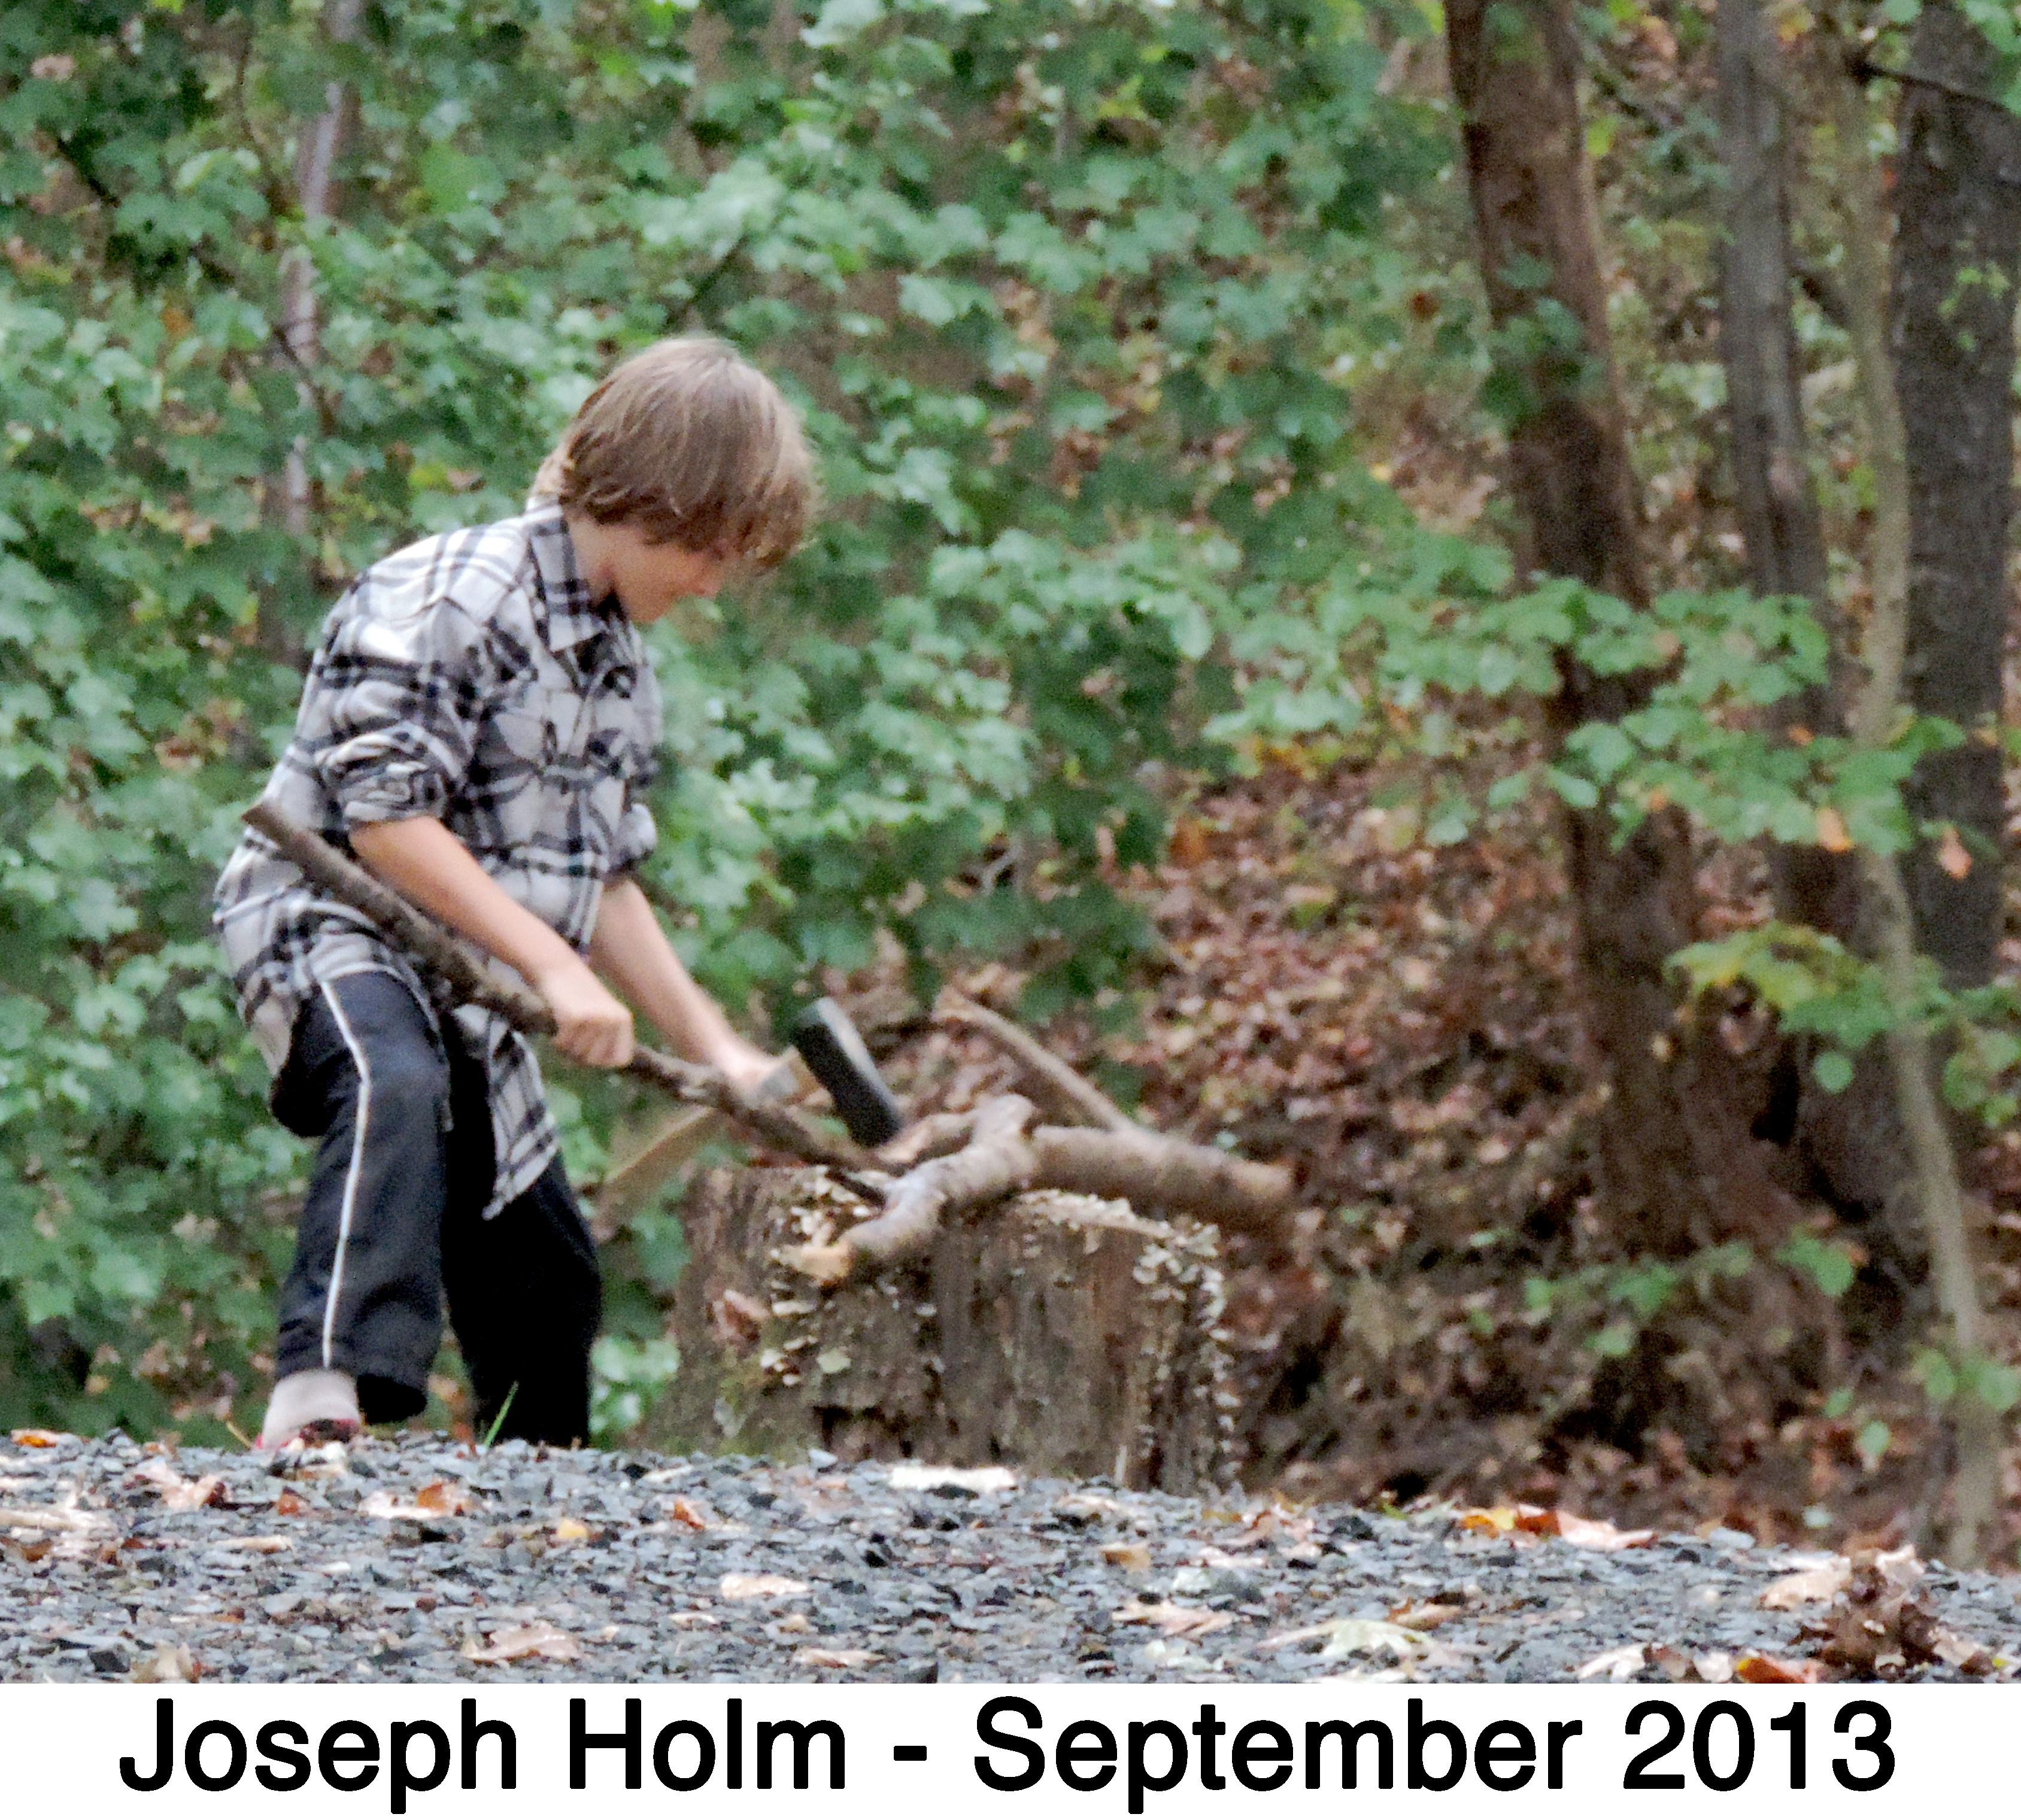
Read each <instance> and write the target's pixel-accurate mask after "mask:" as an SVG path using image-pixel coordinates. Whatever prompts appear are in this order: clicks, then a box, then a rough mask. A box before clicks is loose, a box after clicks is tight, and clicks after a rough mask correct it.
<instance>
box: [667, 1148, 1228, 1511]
mask: <svg viewBox="0 0 2021 1820" xmlns="http://www.w3.org/2000/svg"><path fill="white" fill-rule="evenodd" d="M875 1213H876V1208H875V1207H872V1206H871V1205H870V1204H869V1203H866V1202H865V1201H864V1200H863V1199H861V1198H860V1197H859V1196H857V1195H856V1194H855V1193H854V1192H852V1191H851V1190H850V1188H847V1187H846V1186H844V1185H843V1184H842V1183H841V1182H839V1181H836V1180H835V1179H834V1178H832V1177H831V1176H830V1175H829V1174H828V1173H827V1172H826V1171H825V1170H814V1169H770V1170H728V1169H723V1170H713V1171H712V1172H710V1173H709V1174H707V1175H705V1176H704V1177H702V1178H701V1179H700V1180H698V1181H697V1182H696V1183H695V1184H694V1186H693V1187H691V1188H690V1190H689V1192H688V1194H687V1197H686V1200H685V1201H684V1202H683V1206H682V1217H683V1222H684V1224H685V1225H686V1231H687V1239H688V1245H689V1249H690V1258H689V1262H688V1265H687V1267H686V1269H685V1270H684V1271H683V1272H682V1275H681V1279H680V1282H679V1285H678V1287H676V1289H675V1296H674V1308H673V1318H672V1326H671V1329H670V1331H671V1333H672V1337H673V1338H674V1339H675V1341H676V1342H677V1343H678V1344H679V1347H680V1350H681V1365H680V1370H679V1374H678V1375H677V1376H676V1378H675V1383H674V1387H673V1394H672V1400H671V1402H670V1403H669V1405H668V1407H667V1409H666V1410H665V1414H664V1415H663V1418H662V1421H664V1423H665V1426H666V1428H667V1429H668V1433H667V1435H666V1437H665V1438H666V1439H667V1440H669V1441H670V1442H672V1443H676V1444H679V1445H683V1446H686V1447H701V1448H703V1449H705V1450H710V1451H736V1452H739V1453H759V1454H765V1453H788V1452H793V1451H799V1450H802V1449H804V1448H807V1447H823V1448H825V1449H827V1450H828V1451H829V1452H831V1453H832V1454H836V1455H837V1456H838V1457H839V1458H842V1459H844V1460H849V1461H854V1460H861V1459H896V1458H918V1459H924V1460H930V1461H934V1462H936V1463H938V1464H944V1465H963V1466H981V1465H997V1464H1003V1465H1014V1466H1017V1467H1018V1468H1020V1469H1023V1470H1024V1471H1025V1472H1030V1473H1035V1474H1041V1475H1053V1476H1061V1477H1067V1476H1072V1477H1076V1478H1087V1477H1094V1476H1106V1477H1108V1478H1109V1479H1112V1480H1114V1481H1115V1482H1116V1483H1117V1484H1118V1485H1121V1486H1125V1487H1131V1488H1134V1489H1140V1490H1142V1489H1157V1490H1162V1491H1175V1492H1183V1491H1200V1490H1203V1489H1206V1488H1207V1487H1212V1486H1215V1485H1218V1484H1221V1483H1225V1481H1226V1480H1227V1479H1228V1477H1229V1475H1230V1474H1231V1472H1232V1465H1231V1461H1232V1454H1231V1444H1232V1440H1233V1418H1232V1415H1231V1414H1230V1411H1231V1409H1232V1407H1233V1403H1234V1402H1235V1398H1234V1396H1233V1393H1232V1392H1231V1391H1230V1390H1229V1387H1228V1381H1229V1360H1228V1353H1227V1349H1226V1345H1225V1334H1224V1333H1223V1331H1222V1328H1221V1327H1220V1317H1221V1312H1222V1276H1221V1271H1220V1268H1219V1264H1218V1234H1217V1233H1216V1232H1215V1231H1214V1228H1211V1227H1196V1226H1191V1225H1187V1226H1174V1225H1167V1224H1165V1223H1163V1222H1162V1221H1156V1220H1148V1219H1144V1218H1140V1217H1138V1215H1137V1214H1134V1213H1133V1212H1132V1211H1131V1210H1130V1208H1129V1207H1127V1205H1126V1204H1125V1203H1122V1202H1120V1201H1105V1200H1100V1199H1096V1198H1094V1196H1088V1195H1074V1194H1064V1193H1060V1192H1051V1191H1041V1192H1035V1193H1031V1194H1026V1195H1021V1196H1016V1197H1014V1198H1013V1199H1010V1200H1007V1201H1003V1202H1000V1203H998V1204H996V1205H995V1206H993V1207H987V1208H984V1209H981V1210H977V1211H976V1212H974V1213H972V1214H966V1215H963V1216H961V1217H959V1218H954V1219H952V1220H950V1221H948V1222H947V1223H946V1225H945V1227H944V1228H943V1229H942V1230H941V1231H940V1232H938V1235H937V1236H936V1237H935V1239H934V1244H933V1247H932V1249H931V1250H930V1251H929V1252H928V1253H927V1254H926V1255H925V1256H924V1257H923V1258H917V1259H914V1260H912V1261H909V1262H907V1263H905V1264H902V1265H899V1266H898V1267H896V1268H894V1269H891V1270H888V1271H887V1272H883V1273H882V1274H881V1275H878V1276H872V1277H869V1278H867V1279H864V1280H861V1281H858V1282H852V1283H847V1284H845V1285H843V1287H839V1288H838V1289H836V1290H829V1291H826V1292H824V1291H823V1290H821V1289H819V1288H818V1287H816V1286H815V1285H814V1283H810V1282H809V1281H808V1280H807V1278H806V1277H804V1276H800V1275H799V1274H798V1273H796V1272H794V1271H792V1270H790V1269H787V1268H786V1267H785V1266H784V1265H781V1263H780V1262H779V1261H778V1259H777V1254H778V1253H779V1252H780V1251H781V1250H784V1249H785V1248H787V1247H792V1246H796V1245H803V1244H808V1243H814V1244H825V1243H828V1242H830V1241H831V1240H832V1239H833V1238H834V1237H835V1236H837V1235H838V1234H839V1233H843V1232H847V1230H848V1228H850V1226H852V1225H854V1224H855V1223H856V1222H857V1221H858V1220H860V1219H862V1218H868V1217H869V1216H870V1215H872V1214H875ZM657 1425H658V1424H656V1426H657Z"/></svg>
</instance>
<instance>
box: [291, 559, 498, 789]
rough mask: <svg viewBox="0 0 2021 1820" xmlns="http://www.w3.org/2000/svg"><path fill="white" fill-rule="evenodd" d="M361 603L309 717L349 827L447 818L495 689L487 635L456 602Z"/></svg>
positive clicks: (322, 670)
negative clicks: (491, 686) (491, 681)
mask: <svg viewBox="0 0 2021 1820" xmlns="http://www.w3.org/2000/svg"><path fill="white" fill-rule="evenodd" d="M391 606H392V607H393V608H395V609H396V610H385V609H384V608H381V607H379V606H377V603H375V602H370V601H369V600H367V601H360V602H356V603H355V606H354V610H352V611H351V613H349V614H348V616H347V617H345V618H344V620H343V621H341V622H340V624H339V625H338V627H337V631H336V632H335V635H334V636H333V637H332V638H331V639H330V642H328V643H327V644H326V646H324V648H323V650H322V652H321V653H319V659H318V662H317V666H316V669H315V673H314V675H312V676H311V679H310V683H309V688H308V691H307V692H306V693H307V697H308V698H307V699H305V700H304V704H303V708H304V715H305V716H307V715H310V714H311V713H312V714H313V715H314V718H315V722H316V723H317V725H318V729H319V733H320V734H321V736H322V737H319V739H318V740H317V741H316V742H315V748H316V749H315V755H314V762H315V769H316V771H317V774H319V777H321V778H322V783H323V786H324V788H326V790H327V791H328V792H330V798H331V799H332V800H333V802H334V803H336V805H337V808H338V809H339V810H340V812H341V813H342V814H343V817H344V821H345V823H346V824H347V825H348V826H350V827H353V828H355V827H357V826H359V824H362V823H366V822H373V821H409V820H411V819H413V817H417V816H424V815H427V816H435V817H440V816H441V815H442V814H443V812H444V811H445V810H446V808H447V807H448V805H449V803H450V800H451V799H452V798H453V797H454V796H455V795H456V794H457V791H458V790H459V788H461V785H462V784H463V781H464V777H465V776H466V775H467V774H468V771H469V770H470V764H471V757H472V752H474V750H475V745H476V740H477V735H478V730H479V724H480V722H481V720H482V713H483V708H484V704H485V701H486V696H487V693H488V687H489V672H490V664H489V661H488V660H487V657H486V650H485V646H484V638H483V633H482V628H480V627H479V625H478V624H477V623H476V622H475V621H473V620H472V617H470V615H469V614H468V613H465V612H464V610H462V609H461V608H460V607H459V606H457V604H456V603H455V602H453V600H449V599H440V600H435V601H432V602H427V603H425V604H423V605H421V606H410V605H409V604H408V603H406V602H399V601H395V602H392V603H391Z"/></svg>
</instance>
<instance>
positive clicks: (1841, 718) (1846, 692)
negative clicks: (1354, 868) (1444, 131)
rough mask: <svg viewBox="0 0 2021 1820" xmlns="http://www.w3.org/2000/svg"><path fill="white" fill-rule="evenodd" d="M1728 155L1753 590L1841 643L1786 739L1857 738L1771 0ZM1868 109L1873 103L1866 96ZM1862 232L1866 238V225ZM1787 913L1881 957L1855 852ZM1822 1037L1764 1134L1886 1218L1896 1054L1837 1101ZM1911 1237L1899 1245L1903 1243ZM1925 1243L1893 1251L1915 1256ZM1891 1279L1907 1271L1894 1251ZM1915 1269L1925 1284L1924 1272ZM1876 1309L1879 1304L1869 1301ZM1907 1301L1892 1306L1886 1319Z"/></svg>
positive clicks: (1755, 11)
mask: <svg viewBox="0 0 2021 1820" xmlns="http://www.w3.org/2000/svg"><path fill="white" fill-rule="evenodd" d="M1717 52H1718V62H1719V99H1720V107H1719V113H1720V129H1721V151H1722V153H1723V154H1724V157H1725V160H1726V182H1727V188H1726V198H1725V229H1726V235H1725V242H1724V246H1723V247H1722V248H1721V260H1720V280H1721V282H1720V293H1721V295H1720V351H1721V357H1722V359H1723V360H1724V364H1725V368H1726V391H1727V399H1728V416H1729V418H1730V420H1731V423H1732V433H1733V445H1732V452H1733V479H1734V495H1735V504H1736V506H1737V508H1738V516H1739V522H1740V530H1741V536H1742V540H1743V542H1744V544H1745V546H1746V554H1747V572H1748V580H1749V581H1750V584H1752V585H1753V588H1754V589H1755V592H1757V593H1760V594H1764V595H1778V594H1779V595H1801V597H1802V598H1804V599H1807V600H1808V601H1809V602H1810V603H1811V607H1812V612H1813V613H1814V614H1815V616H1816V617H1817V619H1818V621H1819V624H1821V625H1822V626H1823V628H1824V629H1825V632H1826V635H1827V636H1828V637H1829V638H1830V641H1831V652H1832V657H1831V665H1830V672H1829V673H1828V674H1827V675H1826V679H1824V680H1823V681H1822V682H1820V683H1815V684H1813V685H1812V686H1811V687H1809V688H1808V689H1806V690H1803V691H1801V693H1797V694H1796V695H1793V696H1790V697H1785V698H1784V699H1783V700H1782V701H1780V702H1779V703H1777V704H1776V705H1775V724H1776V726H1778V728H1779V730H1781V731H1782V732H1783V733H1786V734H1795V733H1798V732H1799V730H1801V731H1803V732H1805V733H1815V734H1826V735H1833V734H1843V733H1844V732H1845V730H1846V709H1847V705H1848V702H1849V701H1850V699H1851V695H1852V681H1851V674H1850V672H1851V664H1850V659H1851V653H1850V652H1849V650H1848V642H1847V628H1846V626H1845V624H1844V617H1843V616H1842V615H1841V613H1839V612H1838V610H1837V606H1836V605H1835V603H1834V602H1833V600H1832V598H1831V595H1830V589H1829V588H1828V586H1827V577H1826V562H1825V538H1824V526H1823V515H1822V514H1821V513H1820V511H1819V506H1818V496H1817V489H1816V487H1815V485H1814V484H1813V482H1812V475H1811V469H1810V460H1809V453H1808V446H1807V439H1806V437H1805V435H1804V412H1803V399H1802V393H1801V385H1800V381H1801V373H1800V370H1799V361H1798V357H1797V345H1796V335H1795V330H1794V325H1793V321H1792V319H1791V315H1790V264H1791V261H1790V184H1791V181H1792V179H1793V169H1792V163H1791V156H1790V147H1789V144H1788V141H1787V135H1786V127H1785V125H1784V121H1785V105H1784V90H1783V81H1782V69H1781V67H1780V64H1781V56H1782V53H1781V51H1780V48H1779V45H1778V43H1777V41H1776V38H1775V35H1774V34H1773V33H1772V31H1770V29H1769V27H1768V18H1767V15H1766V13H1765V12H1764V8H1763V5H1762V0H1724V3H1723V4H1722V5H1721V7H1720V9H1719V11H1718V14H1717ZM1854 101H1855V106H1856V105H1857V104H1858V97H1857V96H1856V95H1855V96H1854ZM1862 231H1866V228H1864V227H1863V230H1862ZM1849 257H1852V258H1853V259H1854V262H1855V264H1857V265H1858V266H1859V268H1861V270H1860V271H1859V272H1858V273H1855V274H1851V275H1852V278H1853V284H1854V288H1855V289H1856V290H1857V289H1859V288H1860V286H1862V285H1863V284H1866V285H1870V286H1873V287H1874V288H1873V289H1871V290H1870V291H1869V292H1867V293H1866V295H1865V297H1864V298H1863V301H1864V302H1866V303H1870V304H1873V306H1874V308H1876V309H1877V308H1878V299H1879V298H1880V297H1881V282H1882V281H1881V275H1882V273H1883V271H1884V258H1885V254H1884V243H1881V244H1872V245H1863V246H1861V247H1860V248H1859V249H1858V251H1857V253H1856V255H1855V254H1852V253H1849ZM1769 878H1770V883H1771V885H1772V890H1773V891H1774V894H1775V911H1776V914H1777V915H1779V917H1781V918H1782V919H1784V920H1786V921H1788V922H1793V923H1806V924H1808V925H1809V926H1811V927H1812V928H1813V929H1817V930H1823V932H1824V933H1825V934H1829V935H1833V936H1836V937H1838V938H1839V939H1840V940H1841V941H1845V942H1848V943H1849V944H1853V945H1857V946H1859V947H1860V948H1863V950H1865V951H1866V952H1872V951H1873V948H1874V939H1873V937H1874V930H1872V928H1871V927H1870V926H1869V925H1870V923H1871V917H1870V915H1868V914H1867V912H1866V910H1865V908H1864V893H1863V887H1862V881H1861V874H1860V868H1859V863H1858V861H1857V860H1856V858H1855V856H1854V855H1853V854H1849V853H1832V852H1829V851H1827V850H1826V849H1825V848H1823V847H1822V846H1808V845H1807V846H1775V848H1774V849H1772V852H1771V854H1770V857H1769ZM1814 1053H1815V1043H1814V1042H1813V1041H1812V1040H1811V1039H1808V1038H1804V1037H1800V1036H1792V1037H1790V1038H1788V1039H1786V1043H1785V1052H1784V1054H1783V1056H1782V1061H1781V1062H1780V1068H1782V1069H1783V1070H1786V1077H1785V1078H1786V1084H1785V1085H1782V1086H1780V1087H1779V1090H1778V1091H1777V1093H1776V1094H1775V1096H1774V1097H1775V1105H1776V1106H1777V1107H1779V1108H1787V1110H1786V1112H1780V1111H1779V1112H1775V1114H1774V1115H1773V1116H1772V1119H1771V1121H1770V1122H1769V1123H1766V1124H1764V1125H1763V1126H1761V1127H1757V1128H1759V1129H1761V1130H1763V1132H1764V1135H1766V1136H1768V1137H1772V1139H1773V1140H1774V1141H1777V1142H1780V1143H1783V1144H1786V1145H1788V1146H1789V1147H1790V1150H1791V1152H1792V1153H1793V1163H1794V1164H1795V1169H1796V1172H1797V1175H1798V1176H1799V1178H1801V1179H1804V1180H1805V1181H1807V1182H1815V1183H1816V1184H1818V1185H1821V1186H1822V1187H1823V1188H1824V1190H1825V1192H1826V1193H1827V1194H1828V1195H1829V1196H1830V1199H1831V1200H1832V1201H1833V1204H1834V1205H1835V1206H1836V1207H1837V1208H1838V1209H1839V1210H1841V1213H1842V1214H1844V1215H1845V1216H1846V1217H1848V1218H1852V1219H1855V1220H1861V1221H1871V1220H1884V1218H1885V1216H1886V1213H1887V1210H1888V1207H1889V1206H1890V1204H1891V1203H1892V1202H1894V1201H1895V1200H1897V1199H1899V1196H1900V1194H1901V1191H1902V1189H1903V1178H1904V1168H1905V1165H1904V1162H1903V1159H1904V1156H1905V1155H1906V1145H1905V1142H1904V1139H1903V1130H1902V1121H1901V1118H1900V1116H1899V1112H1898V1111H1897V1109H1896V1105H1895V1098H1896V1096H1895V1083H1894V1080H1893V1077H1892V1074H1891V1072H1890V1071H1889V1068H1888V1065H1887V1062H1886V1059H1885V1057H1883V1056H1882V1055H1881V1054H1878V1053H1877V1052H1873V1051H1869V1052H1867V1053H1866V1054H1863V1055H1862V1056H1861V1057H1860V1058H1859V1062H1858V1064H1857V1065H1856V1068H1855V1075H1854V1079H1853V1081H1852V1084H1851V1085H1850V1086H1849V1087H1847V1088H1846V1089H1845V1090H1844V1091H1843V1092H1842V1093H1837V1094H1828V1093H1826V1091H1824V1090H1823V1088H1822V1087H1819V1085H1818V1083H1817V1082H1816V1080H1815V1078H1814V1077H1813V1076H1812V1073H1811V1071H1810V1066H1809V1064H1810V1062H1811V1060H1812V1056H1813V1054H1814ZM1897 1237H1898V1239H1899V1235H1897ZM1920 1244H1921V1240H1920V1233H1919V1232H1912V1233H1910V1235H1908V1236H1907V1243H1906V1246H1904V1245H1903V1244H1901V1243H1897V1244H1896V1246H1895V1247H1894V1248H1893V1249H1894V1250H1895V1251H1896V1252H1902V1253H1903V1254H1906V1256H1907V1257H1909V1258H1914V1255H1915V1254H1916V1253H1917V1251H1918V1250H1920ZM1883 1269H1884V1270H1895V1269H1899V1262H1898V1261H1897V1260H1896V1259H1895V1258H1894V1257H1893V1256H1892V1254H1891V1255H1890V1256H1889V1258H1888V1260H1887V1261H1885V1262H1884V1265H1883ZM1907 1274H1910V1275H1913V1274H1914V1270H1913V1268H1912V1269H1910V1272H1907ZM1862 1305H1863V1306H1864V1305H1865V1304H1864V1302H1863V1304H1862ZM1900 1305H1901V1304H1900V1299H1899V1297H1898V1296H1896V1295H1895V1294H1884V1295H1882V1296H1881V1301H1880V1304H1879V1305H1877V1311H1876V1312H1878V1313H1880V1314H1881V1319H1882V1320H1883V1321H1885V1320H1886V1319H1887V1318H1888V1316H1889V1315H1892V1314H1893V1313H1895V1312H1899V1308H1900Z"/></svg>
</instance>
